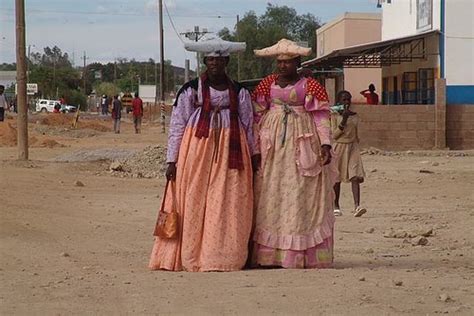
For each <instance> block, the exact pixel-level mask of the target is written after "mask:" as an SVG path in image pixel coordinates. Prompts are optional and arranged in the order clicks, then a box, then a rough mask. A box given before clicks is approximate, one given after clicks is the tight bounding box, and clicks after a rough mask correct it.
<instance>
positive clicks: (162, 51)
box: [159, 0, 166, 133]
mask: <svg viewBox="0 0 474 316" xmlns="http://www.w3.org/2000/svg"><path fill="white" fill-rule="evenodd" d="M159 15H160V103H161V105H160V111H161V131H162V132H163V133H165V132H166V128H165V120H166V117H165V108H164V107H165V56H164V55H165V45H164V39H163V0H159Z"/></svg>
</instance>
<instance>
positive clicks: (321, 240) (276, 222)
mask: <svg viewBox="0 0 474 316" xmlns="http://www.w3.org/2000/svg"><path fill="white" fill-rule="evenodd" d="M311 80H313V79H311ZM312 84H313V85H314V84H315V83H314V82H312ZM307 85H308V79H306V78H302V79H300V80H299V81H298V82H297V83H296V84H295V85H289V86H287V87H285V88H281V87H280V86H278V85H277V84H275V83H273V84H272V85H271V88H270V96H269V97H268V96H265V95H263V94H259V89H258V88H257V90H256V94H255V95H254V110H255V112H256V114H255V118H256V121H257V122H258V127H259V137H260V151H261V154H262V168H261V170H260V171H259V176H258V178H257V181H256V184H255V186H256V188H255V192H256V193H255V199H256V200H255V204H256V214H255V232H254V235H253V241H254V247H253V255H252V263H253V265H255V266H281V267H284V268H325V267H331V266H332V263H333V227H334V215H333V201H334V193H333V184H334V182H335V179H336V176H337V169H336V168H335V166H334V163H331V164H329V165H327V166H323V165H322V159H321V154H320V148H321V145H323V144H330V121H329V115H330V112H329V104H328V102H326V101H319V100H318V99H317V98H316V97H315V96H314V95H312V94H309V93H307V91H308V89H307ZM319 88H321V89H324V88H322V87H320V86H319V85H318V89H319ZM260 91H261V90H260Z"/></svg>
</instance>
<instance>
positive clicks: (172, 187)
mask: <svg viewBox="0 0 474 316" xmlns="http://www.w3.org/2000/svg"><path fill="white" fill-rule="evenodd" d="M170 182H171V195H172V200H171V208H172V209H173V210H174V209H175V208H176V188H175V181H170V180H167V181H166V186H165V193H164V194H163V199H162V201H161V208H160V212H164V211H165V202H166V194H167V193H168V186H169V185H170Z"/></svg>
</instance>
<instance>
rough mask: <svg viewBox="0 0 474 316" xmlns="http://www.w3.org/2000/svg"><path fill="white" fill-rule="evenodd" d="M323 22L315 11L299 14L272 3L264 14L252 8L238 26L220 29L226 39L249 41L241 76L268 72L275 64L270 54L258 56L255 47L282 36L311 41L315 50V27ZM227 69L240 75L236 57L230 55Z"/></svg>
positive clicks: (245, 77) (242, 60) (242, 77)
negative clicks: (268, 56)
mask: <svg viewBox="0 0 474 316" xmlns="http://www.w3.org/2000/svg"><path fill="white" fill-rule="evenodd" d="M320 26H321V23H320V21H319V19H318V18H316V17H315V16H314V15H313V14H310V13H307V14H303V15H299V14H298V13H297V12H296V10H295V9H293V8H290V7H288V6H277V5H272V4H270V3H269V4H268V5H267V9H266V11H265V13H264V14H262V15H260V16H257V15H256V13H255V12H253V11H249V12H247V13H246V14H245V16H244V18H243V19H241V20H240V21H239V23H238V24H237V25H236V28H235V30H233V31H231V30H229V29H227V28H224V29H222V30H221V31H220V32H219V36H220V37H221V38H222V39H225V40H230V41H241V42H246V43H247V50H246V51H245V52H242V53H240V54H241V55H240V61H241V62H240V78H241V79H253V78H260V77H264V76H265V75H268V74H269V73H271V72H272V71H273V69H274V66H275V65H274V61H273V59H271V58H256V57H255V55H254V53H253V50H254V49H260V48H263V47H267V46H270V45H273V44H275V43H276V42H277V41H278V40H280V39H282V38H288V39H290V40H294V41H303V42H308V44H309V46H311V47H312V48H313V52H315V51H316V29H318V28H319V27H320ZM237 30H238V32H237ZM308 58H310V57H308ZM228 71H229V73H230V75H231V76H232V77H233V78H237V58H236V57H233V58H231V60H230V63H229V66H228Z"/></svg>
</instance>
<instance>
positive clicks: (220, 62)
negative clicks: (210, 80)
mask: <svg viewBox="0 0 474 316" xmlns="http://www.w3.org/2000/svg"><path fill="white" fill-rule="evenodd" d="M228 60H229V59H228V57H210V56H209V57H206V60H205V64H206V67H207V71H208V72H209V73H210V74H211V75H214V76H216V75H223V74H225V68H226V66H227V62H228Z"/></svg>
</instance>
